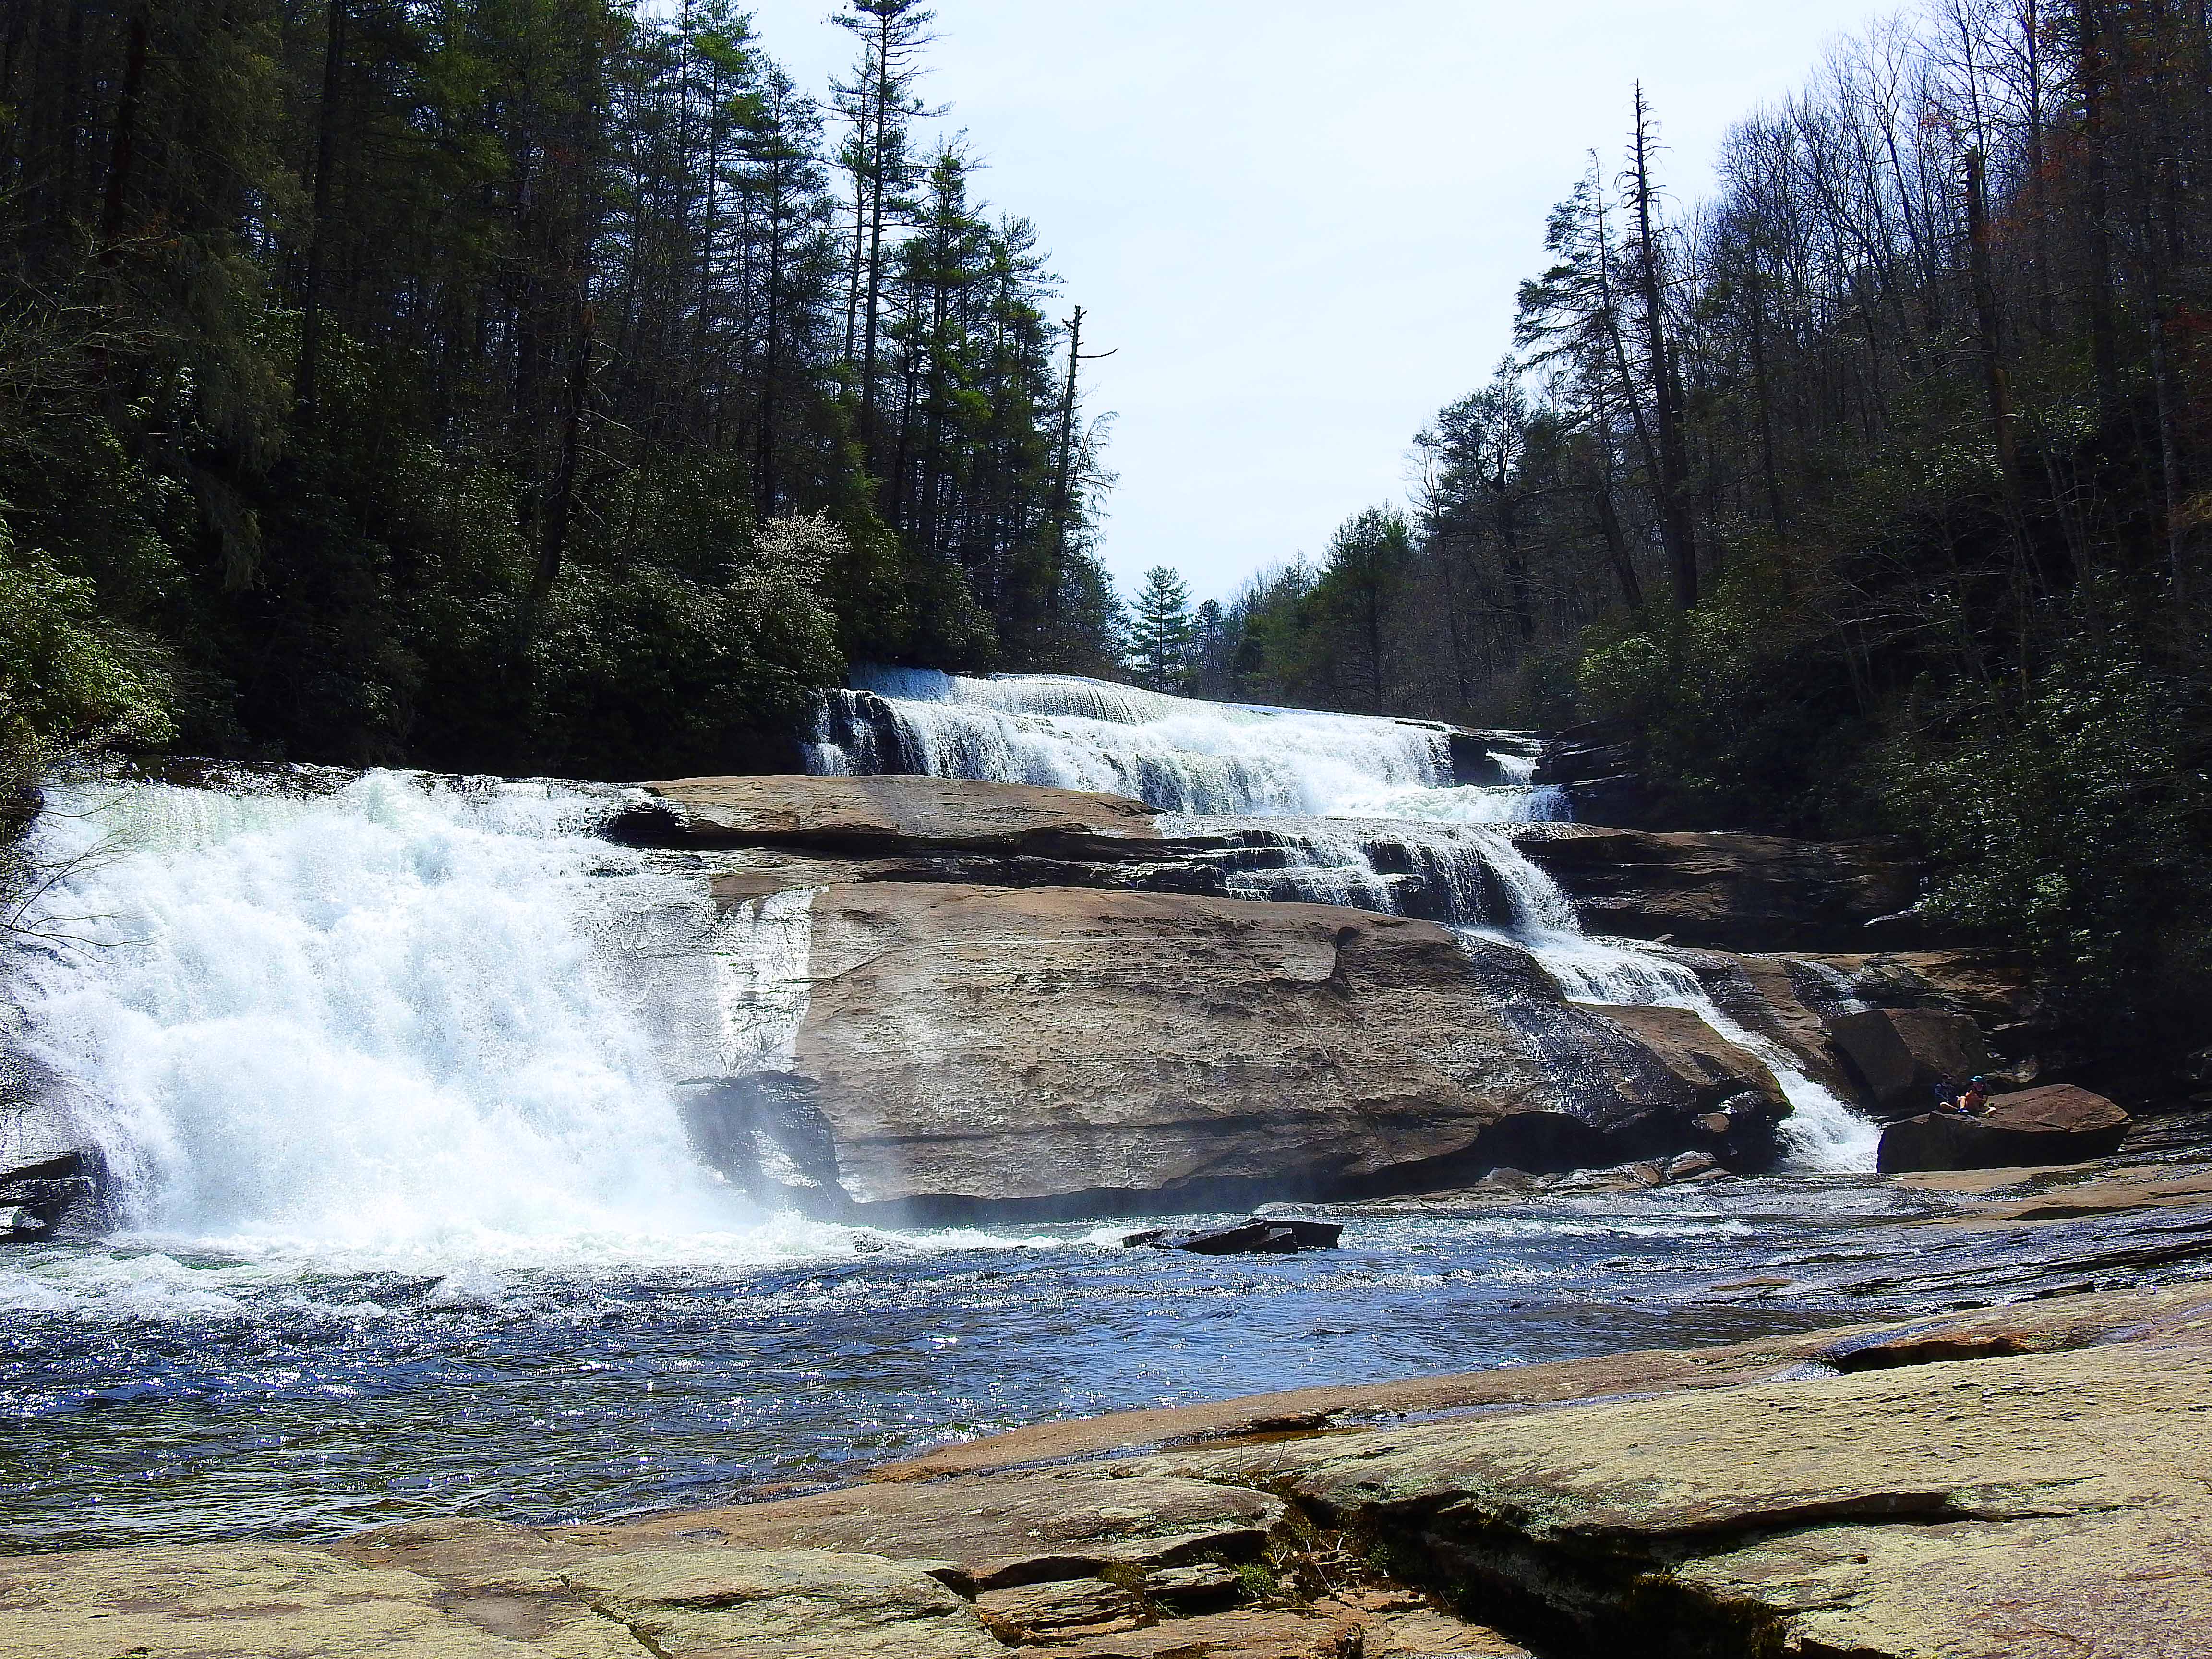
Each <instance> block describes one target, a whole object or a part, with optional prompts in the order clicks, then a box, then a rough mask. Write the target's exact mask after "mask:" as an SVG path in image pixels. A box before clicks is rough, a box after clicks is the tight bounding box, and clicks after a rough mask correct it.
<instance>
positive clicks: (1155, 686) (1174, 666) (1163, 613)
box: [1129, 564, 1194, 691]
mask: <svg viewBox="0 0 2212 1659" xmlns="http://www.w3.org/2000/svg"><path fill="white" fill-rule="evenodd" d="M1193 626H1194V624H1193V623H1192V621H1191V615H1190V589H1189V588H1188V587H1187V586H1184V585H1183V580H1182V577H1180V576H1178V575H1177V574H1176V573H1175V572H1174V571H1172V570H1170V568H1168V567H1167V566H1165V565H1164V564H1156V565H1154V566H1153V567H1152V568H1151V569H1150V570H1147V571H1146V572H1145V586H1144V589H1143V591H1142V592H1139V594H1138V595H1137V603H1136V606H1135V615H1134V617H1133V618H1132V619H1131V621H1130V623H1129V666H1130V669H1131V670H1132V671H1133V672H1134V673H1135V674H1136V676H1137V678H1138V680H1139V683H1141V684H1145V685H1147V686H1150V687H1151V688H1152V690H1155V691H1177V690H1182V687H1183V684H1184V681H1185V678H1186V677H1187V676H1188V672H1189V668H1190V647H1191V630H1192V628H1193Z"/></svg>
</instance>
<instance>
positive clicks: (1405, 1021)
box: [708, 883, 1771, 1209]
mask: <svg viewBox="0 0 2212 1659" xmlns="http://www.w3.org/2000/svg"><path fill="white" fill-rule="evenodd" d="M810 976H811V1004H810V1006H809V1007H808V1010H807V1012H806V1015H805V1021H804V1023H803V1024H802V1025H801V1027H800V1029H799V1035H798V1037H797V1041H796V1044H795V1055H794V1060H793V1066H792V1068H791V1070H790V1072H789V1073H787V1074H784V1075H781V1076H778V1077H775V1078H772V1079H765V1080H763V1082H762V1083H761V1084H760V1085H748V1086H749V1088H752V1089H753V1090H754V1092H748V1091H747V1089H738V1088H733V1089H732V1091H731V1092H730V1094H729V1096H728V1097H726V1099H725V1100H724V1101H723V1102H722V1103H721V1105H722V1109H724V1110H725V1111H726V1112H728V1113H730V1114H731V1115H732V1118H733V1120H734V1119H737V1118H743V1117H744V1114H747V1113H757V1114H759V1115H760V1123H759V1124H758V1125H756V1124H755V1122H754V1120H753V1119H750V1118H744V1121H743V1122H742V1123H739V1124H738V1125H737V1127H729V1126H727V1125H725V1126H724V1127H721V1128H720V1129H718V1130H717V1131H716V1132H715V1133H714V1134H713V1135H712V1136H710V1137H708V1138H709V1139H713V1140H714V1142H715V1143H716V1144H719V1145H722V1146H736V1147H738V1148H739V1149H742V1148H743V1147H744V1146H745V1145H746V1144H747V1139H748V1133H749V1131H750V1127H762V1126H765V1127H766V1129H767V1130H768V1131H769V1132H771V1133H778V1134H782V1135H787V1136H790V1137H794V1138H795V1141H794V1144H793V1146H791V1147H790V1151H789V1156H790V1158H791V1161H792V1162H793V1163H794V1164H799V1165H800V1166H803V1167H805V1168H807V1169H810V1170H815V1171H817V1172H818V1175H817V1178H818V1179H819V1180H820V1181H821V1182H823V1187H824V1188H825V1189H827V1188H830V1187H832V1186H834V1188H836V1191H837V1192H838V1193H840V1194H842V1197H843V1198H844V1199H845V1200H849V1201H850V1202H851V1203H853V1204H855V1205H860V1206H870V1205H878V1206H880V1205H892V1206H901V1205H920V1206H928V1207H933V1208H939V1209H942V1208H947V1207H951V1208H957V1207H958V1206H984V1205H1011V1206H1024V1205H1027V1206H1037V1207H1049V1206H1055V1205H1057V1206H1062V1207H1066V1208H1078V1207H1084V1206H1096V1205H1097V1204H1100V1203H1110V1202H1113V1201H1115V1196H1116V1195H1118V1194H1161V1195H1164V1196H1165V1197H1166V1198H1167V1199H1168V1200H1170V1201H1184V1200H1188V1201H1192V1202H1198V1203H1216V1202H1218V1203H1237V1202H1243V1201H1245V1200H1249V1199H1252V1198H1255V1197H1270V1198H1278V1197H1291V1196H1297V1195H1300V1194H1326V1193H1331V1192H1338V1191H1344V1190H1347V1189H1357V1188H1361V1187H1362V1186H1364V1185H1376V1184H1383V1185H1387V1184H1389V1183H1390V1182H1394V1181H1399V1180H1406V1181H1414V1182H1417V1181H1419V1180H1420V1179H1424V1178H1425V1175H1424V1174H1423V1173H1422V1172H1423V1170H1424V1168H1425V1166H1430V1165H1433V1164H1438V1163H1445V1164H1449V1163H1450V1162H1451V1161H1453V1160H1460V1161H1465V1160H1468V1159H1475V1160H1478V1161H1479V1160H1480V1159H1483V1158H1487V1159H1489V1160H1490V1161H1491V1162H1493V1163H1498V1164H1512V1165H1514V1166H1515V1167H1520V1168H1530V1167H1534V1168H1563V1167H1570V1166H1572V1165H1575V1164H1607V1163H1610V1162H1614V1161H1617V1160H1618V1159H1619V1158H1621V1157H1623V1156H1632V1155H1633V1156H1656V1155H1659V1154H1662V1153H1665V1154H1672V1153H1673V1152H1678V1151H1681V1150H1685V1149H1686V1148H1687V1147H1689V1146H1692V1145H1697V1144H1699V1139H1698V1134H1697V1132H1696V1131H1695V1130H1694V1128H1693V1127H1692V1120H1693V1119H1694V1118H1695V1117H1696V1116H1697V1115H1698V1114H1699V1111H1700V1109H1701V1102H1702V1101H1703V1099H1704V1097H1705V1094H1706V1093H1707V1092H1709V1091H1708V1090H1707V1088H1706V1087H1705V1084H1704V1083H1703V1082H1702V1081H1699V1082H1694V1083H1693V1082H1692V1081H1691V1080H1689V1079H1688V1078H1687V1077H1686V1075H1685V1074H1684V1073H1681V1072H1680V1071H1678V1070H1677V1069H1675V1068H1674V1067H1672V1066H1669V1065H1668V1063H1667V1061H1666V1060H1664V1059H1662V1057H1661V1056H1660V1055H1658V1054H1655V1053H1654V1052H1653V1051H1652V1049H1651V1048H1650V1046H1649V1045H1648V1044H1647V1043H1645V1042H1643V1041H1642V1040H1640V1039H1639V1038H1638V1036H1636V1035H1634V1034H1633V1033H1632V1031H1631V1030H1628V1029H1627V1028H1626V1026H1624V1024H1621V1023H1620V1021H1618V1020H1615V1019H1613V1018H1607V1016H1605V1015H1601V1014H1598V1013H1595V1012H1590V1011H1589V1010H1587V1009H1583V1008H1577V1007H1575V1006H1571V1005H1570V1004H1568V1003H1566V1002H1565V1000H1562V998H1561V997H1560V995H1559V991H1558V988H1557V987H1556V986H1555V985H1553V982H1552V981H1550V980H1549V979H1548V978H1547V977H1546V976H1545V975H1543V974H1542V973H1541V971H1540V970H1539V969H1537V968H1536V967H1535V965H1534V963H1533V961H1532V960H1531V959H1530V958H1529V957H1528V956H1527V955H1526V954H1525V953H1524V952H1522V951H1518V950H1516V949H1514V948H1512V947H1510V946H1507V945H1477V946H1474V947H1473V948H1472V950H1470V949H1469V948H1468V947H1463V946H1462V944H1461V943H1460V941H1459V940H1458V939H1455V937H1454V936H1453V935H1451V934H1450V933H1448V932H1446V931H1445V930H1443V929H1442V928H1440V927H1435V926H1433V925H1431V924H1429V923H1426V922H1420V921H1407V920H1402V919H1399V918H1394V917H1387V916H1376V915H1368V914H1366V913H1364V912H1360V911H1354V910H1346V909H1340V908H1333V907H1328V906H1319V905H1304V904H1263V903H1255V902H1249V901H1241V900H1233V899H1228V900H1224V899H1206V898H1188V897H1183V896H1177V895H1169V894H1142V893H1120V892H1108V891H1099V890H1087V889H1068V888H1045V889H1034V890H1026V889H1025V890H1006V889H997V888H975V887H963V886H951V885H942V884H924V883H908V884H884V885H866V886H856V887H832V888H829V889H825V890H823V891H821V892H819V893H817V894H816V895H815V896H814V899H813V908H812V935H811V969H810ZM1705 1046H1706V1047H1709V1048H1710V1047H1711V1045H1710V1044H1708V1045H1705ZM1717 1052H1718V1051H1717V1049H1716V1050H1715V1053H1716V1054H1717ZM1723 1069H1725V1068H1724V1067H1723ZM1702 1076H1703V1073H1702V1072H1701V1073H1700V1077H1701V1078H1702ZM1766 1086H1767V1087H1769V1088H1770V1089H1771V1078H1770V1079H1767V1083H1766ZM760 1091H765V1092H766V1095H767V1096H768V1097H767V1098H766V1099H765V1100H763V1098H762V1097H761V1093H760ZM810 1136H811V1137H812V1139H808V1137H810ZM733 1173H735V1174H737V1175H738V1176H739V1177H740V1178H743V1177H744V1171H742V1170H738V1171H734V1172H733Z"/></svg>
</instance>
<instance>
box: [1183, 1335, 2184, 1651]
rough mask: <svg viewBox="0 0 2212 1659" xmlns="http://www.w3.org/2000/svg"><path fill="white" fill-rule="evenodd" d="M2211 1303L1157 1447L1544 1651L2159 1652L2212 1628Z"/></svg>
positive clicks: (1840, 1349) (1189, 1470)
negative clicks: (1298, 1514)
mask: <svg viewBox="0 0 2212 1659" xmlns="http://www.w3.org/2000/svg"><path fill="white" fill-rule="evenodd" d="M2085 1300H2087V1299H2086V1298H2085ZM2131 1315H2132V1316H2136V1317H2132V1318H2131V1317H2130V1316H2131ZM1981 1318H1982V1319H1983V1320H1984V1324H1983V1327H1982V1328H1981V1331H1980V1338H1981V1340H1980V1341H1979V1342H1978V1343H1977V1342H1974V1341H1969V1340H1961V1339H1962V1338H1963V1337H1964V1335H1965V1333H1963V1332H1961V1331H1954V1332H1952V1333H1951V1339H1952V1340H1951V1341H1950V1343H1949V1345H1948V1346H1945V1345H1942V1344H1931V1343H1930V1342H1929V1341H1928V1340H1927V1339H1928V1336H1929V1333H1928V1332H1927V1331H1926V1330H1925V1329H1923V1330H1921V1331H1920V1332H1918V1333H1917V1337H1918V1339H1919V1340H1920V1348H1919V1355H1920V1357H1919V1358H1917V1359H1915V1358H1912V1356H1911V1353H1910V1352H1905V1351H1904V1350H1903V1349H1902V1348H1901V1347H1900V1348H1899V1352H1897V1353H1896V1354H1894V1355H1893V1357H1895V1358H1898V1359H1899V1363H1898V1364H1893V1365H1885V1366H1882V1367H1880V1368H1878V1369H1874V1370H1838V1368H1837V1367H1835V1366H1833V1365H1828V1366H1822V1365H1820V1364H1807V1365H1805V1366H1803V1367H1802V1368H1798V1369H1795V1370H1792V1371H1790V1372H1785V1373H1784V1374H1781V1375H1778V1376H1768V1377H1765V1378H1763V1379H1760V1380H1758V1381H1750V1382H1744V1383H1739V1384H1736V1385H1735V1386H1730V1387H1726V1388H1722V1389H1706V1390H1701V1391H1697V1392H1690V1393H1679V1392H1668V1393H1664V1394H1662V1395H1658V1396H1657V1397H1648V1396H1647V1397H1631V1398H1626V1399H1624V1398H1619V1397H1613V1398H1598V1399H1590V1400H1587V1401H1583V1402H1581V1403H1579V1404H1574V1405H1569V1406H1565V1407H1560V1408H1556V1409H1553V1410H1548V1411H1535V1412H1525V1413H1517V1414H1511V1415H1504V1416H1498V1415H1492V1416H1488V1417H1483V1418H1475V1419H1460V1420H1456V1421H1447V1422H1440V1423H1422V1424H1407V1425H1396V1426H1393V1427H1389V1428H1385V1429H1380V1430H1375V1431H1368V1432H1364V1433H1356V1434H1349V1435H1337V1436H1324V1437H1314V1438H1310V1439H1307V1440H1304V1441H1302V1442H1293V1443H1285V1444H1281V1445H1271V1446H1264V1447H1256V1448H1252V1449H1235V1450H1224V1451H1218V1452H1213V1453H1206V1454H1199V1455H1191V1456H1186V1457H1182V1458H1176V1457H1173V1456H1170V1457H1166V1458H1164V1459H1161V1460H1158V1462H1159V1466H1160V1467H1163V1468H1173V1469H1175V1470H1176V1472H1178V1473H1182V1474H1190V1475H1194V1476H1197V1477H1199V1478H1201V1479H1214V1480H1239V1481H1249V1482H1251V1483H1253V1484H1255V1485H1264V1486H1267V1488H1268V1489H1269V1490H1272V1491H1275V1492H1279V1493H1281V1494H1283V1495H1285V1496H1286V1497H1289V1498H1292V1499H1293V1500H1294V1501H1296V1502H1297V1503H1298V1504H1301V1505H1302V1506H1303V1507H1304V1509H1305V1510H1307V1512H1308V1513H1309V1514H1310V1515H1311V1516H1315V1517H1316V1519H1317V1520H1318V1521H1319V1522H1320V1523H1322V1524H1323V1525H1334V1526H1342V1527H1345V1528H1349V1529H1351V1530H1352V1531H1353V1532H1354V1533H1356V1534H1358V1535H1359V1536H1362V1537H1364V1538H1369V1539H1372V1540H1374V1541H1376V1544H1377V1545H1378V1546H1379V1547H1381V1548H1382V1549H1383V1551H1385V1552H1386V1553H1387V1554H1388V1557H1389V1559H1390V1561H1391V1562H1392V1564H1393V1570H1394V1571H1397V1572H1400V1573H1401V1574H1403V1575H1405V1576H1408V1577H1412V1578H1413V1580H1414V1582H1416V1583H1449V1584H1452V1585H1455V1586H1458V1587H1459V1589H1458V1591H1457V1596H1458V1600H1459V1602H1460V1604H1461V1606H1462V1609H1463V1610H1464V1611H1467V1612H1468V1613H1471V1614H1473V1615H1474V1616H1475V1617H1478V1618H1482V1617H1494V1618H1495V1619H1496V1620H1497V1621H1498V1622H1499V1623H1500V1624H1501V1625H1502V1626H1504V1627H1505V1628H1506V1629H1508V1630H1509V1631H1510V1632H1511V1633H1512V1634H1514V1635H1515V1636H1516V1638H1521V1639H1523V1640H1529V1641H1532V1642H1533V1643H1534V1644H1535V1645H1536V1646H1537V1647H1538V1648H1539V1649H1540V1650H1542V1649H1543V1648H1545V1647H1547V1646H1548V1645H1553V1644H1556V1645H1559V1646H1562V1647H1565V1648H1567V1649H1568V1650H1572V1651H1621V1652H1628V1651H1651V1652H1665V1653H1681V1654H1715V1655H1722V1654H1729V1655H1733V1654H1749V1653H1754V1652H1757V1653H1766V1652H1773V1653H1784V1652H1790V1653H1796V1652H1803V1653H1838V1654H1842V1653H1849V1654H1852V1655H1856V1656H1864V1659H1928V1656H1934V1655H1941V1656H1943V1659H2045V1656H2048V1659H2057V1656H2061V1655H2078V1654H2099V1655H2109V1656H2112V1659H2119V1656H2123V1655H2127V1656H2134V1655H2152V1656H2166V1655H2172V1656H2177V1659H2178V1656H2180V1655H2182V1654H2185V1653H2201V1652H2204V1651H2208V1650H2212V1572H2208V1571H2207V1569H2208V1567H2212V1423H2208V1422H2207V1421H2206V1419H2205V1415H2204V1413H2203V1409H2202V1407H2203V1401H2204V1399H2205V1398H2206V1397H2207V1390H2208V1389H2209V1388H2212V1319H2208V1318H2207V1317H2206V1316H2205V1315H2204V1312H2203V1297H2202V1293H2189V1294H2188V1295H2184V1296H2168V1297H2142V1298H2112V1300H2110V1301H2108V1302H2106V1303H2104V1304H2101V1306H2100V1307H2098V1308H2094V1309H2082V1310H2069V1312H2068V1313H2066V1314H2061V1315H2059V1316H2057V1318H2056V1319H2055V1320H2052V1319H2050V1318H2049V1317H2048V1316H2045V1315H2043V1314H2041V1313H2040V1312H2039V1311H2038V1310H2004V1311H2002V1312H2001V1313H1997V1314H1992V1315H1989V1316H1981ZM2069 1321H2070V1322H2071V1323H2070V1325H2069ZM2007 1322H2010V1323H2011V1325H2012V1327H2013V1328H2012V1329H2011V1330H2010V1331H2009V1332H2007V1331H2006V1330H2005V1329H2004V1326H2005V1325H2006V1323H2007ZM2061 1334H2063V1335H2064V1336H2066V1337H2068V1338H2069V1339H2070V1340H2069V1342H2068V1345H2067V1346H2062V1347H2060V1348H2057V1349H2050V1348H2036V1347H2033V1346H2030V1345H2035V1344H2038V1343H2039V1342H2041V1341H2047V1340H2050V1339H2051V1338H2052V1337H2053V1336H2054V1335H2061ZM2012 1344H2018V1345H2022V1346H2018V1347H2015V1348H2013V1350H2012V1351H2010V1352H2007V1351H2005V1349H2006V1348H2007V1346H2008V1345H2012ZM1893 1346H1897V1345H1896V1343H1895V1342H1894V1340H1893ZM1831 1347H1832V1349H1834V1350H1835V1351H1836V1355H1837V1357H1838V1358H1848V1354H1849V1348H1848V1346H1847V1345H1846V1344H1844V1343H1843V1342H1841V1341H1834V1342H1832V1343H1831ZM1977 1355H1978V1356H1980V1357H1973V1356H1977ZM1954 1356H1965V1357H1954ZM1654 1632H1663V1633H1664V1639H1663V1641H1658V1642H1655V1640H1654Z"/></svg>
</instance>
